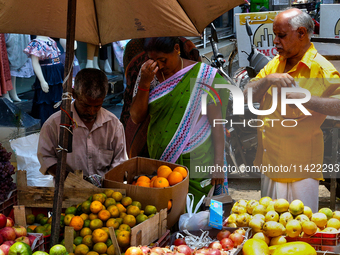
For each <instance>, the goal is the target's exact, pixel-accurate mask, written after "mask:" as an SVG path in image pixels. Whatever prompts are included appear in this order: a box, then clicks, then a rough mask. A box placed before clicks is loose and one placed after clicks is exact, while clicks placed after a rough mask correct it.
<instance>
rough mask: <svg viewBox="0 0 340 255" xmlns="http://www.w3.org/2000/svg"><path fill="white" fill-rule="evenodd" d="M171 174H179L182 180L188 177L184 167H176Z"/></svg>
mask: <svg viewBox="0 0 340 255" xmlns="http://www.w3.org/2000/svg"><path fill="white" fill-rule="evenodd" d="M173 172H179V173H180V174H181V175H182V176H183V179H184V178H185V177H187V175H188V172H187V170H186V169H185V168H184V167H182V166H178V167H176V168H175V169H174V170H173Z"/></svg>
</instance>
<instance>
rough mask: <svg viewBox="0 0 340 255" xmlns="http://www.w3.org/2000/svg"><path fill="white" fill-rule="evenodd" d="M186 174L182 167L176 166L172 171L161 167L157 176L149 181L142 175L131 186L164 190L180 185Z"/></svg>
mask: <svg viewBox="0 0 340 255" xmlns="http://www.w3.org/2000/svg"><path fill="white" fill-rule="evenodd" d="M187 175H188V173H187V170H186V169H185V168H184V167H181V166H178V167H176V168H175V169H174V170H172V169H171V168H170V167H168V166H166V165H161V166H160V167H158V169H157V175H155V176H153V177H152V178H151V179H150V178H149V177H148V176H145V175H142V176H140V177H138V179H137V181H136V182H135V183H133V185H136V186H141V187H150V188H166V187H170V186H173V185H176V184H177V183H180V182H181V181H183V180H184V178H185V177H187Z"/></svg>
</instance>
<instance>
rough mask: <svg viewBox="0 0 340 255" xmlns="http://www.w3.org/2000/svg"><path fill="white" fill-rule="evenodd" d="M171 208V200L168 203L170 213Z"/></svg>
mask: <svg viewBox="0 0 340 255" xmlns="http://www.w3.org/2000/svg"><path fill="white" fill-rule="evenodd" d="M171 207H172V202H171V200H169V201H168V211H170V209H171Z"/></svg>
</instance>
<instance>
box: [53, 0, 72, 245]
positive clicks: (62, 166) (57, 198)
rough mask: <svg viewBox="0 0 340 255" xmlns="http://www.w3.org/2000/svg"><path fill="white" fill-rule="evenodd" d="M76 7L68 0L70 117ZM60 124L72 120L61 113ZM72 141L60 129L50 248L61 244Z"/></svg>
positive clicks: (65, 103)
mask: <svg viewBox="0 0 340 255" xmlns="http://www.w3.org/2000/svg"><path fill="white" fill-rule="evenodd" d="M76 7H77V0H68V6H67V30H66V31H67V35H66V57H65V71H64V77H67V75H68V74H69V73H70V76H69V78H68V79H67V81H66V83H65V84H64V85H63V100H62V104H61V108H62V109H64V110H65V111H66V112H67V113H68V114H69V115H70V113H71V98H70V97H67V96H65V93H66V92H68V93H69V94H70V93H71V92H72V73H71V72H72V62H73V55H74V39H75V24H76ZM70 116H71V115H70ZM60 124H63V125H70V124H71V119H70V118H69V117H68V115H67V114H66V113H65V112H64V111H61V119H60ZM69 139H72V136H70V133H69V132H68V131H67V130H65V129H64V128H61V127H60V137H59V145H60V146H61V148H63V150H61V151H59V152H58V164H57V171H56V178H55V190H54V201H53V217H52V230H51V243H50V247H52V246H53V245H56V244H58V243H59V232H60V218H61V217H60V216H61V209H62V203H63V195H64V180H65V170H66V158H67V151H66V150H64V149H67V148H68V141H69Z"/></svg>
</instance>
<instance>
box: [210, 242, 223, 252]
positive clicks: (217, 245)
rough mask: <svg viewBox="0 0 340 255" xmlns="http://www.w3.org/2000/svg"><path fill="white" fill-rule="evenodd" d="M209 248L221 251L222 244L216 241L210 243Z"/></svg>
mask: <svg viewBox="0 0 340 255" xmlns="http://www.w3.org/2000/svg"><path fill="white" fill-rule="evenodd" d="M209 248H211V249H217V250H221V249H222V244H221V243H220V242H218V241H216V242H212V243H210V244H209Z"/></svg>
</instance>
